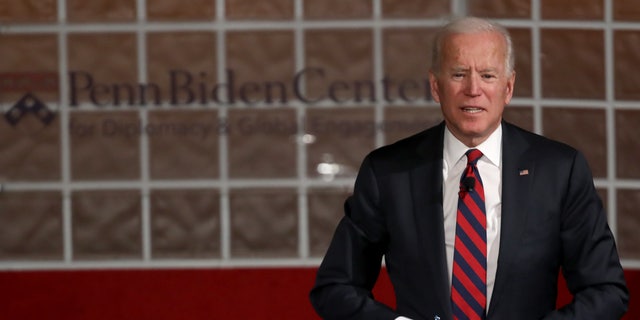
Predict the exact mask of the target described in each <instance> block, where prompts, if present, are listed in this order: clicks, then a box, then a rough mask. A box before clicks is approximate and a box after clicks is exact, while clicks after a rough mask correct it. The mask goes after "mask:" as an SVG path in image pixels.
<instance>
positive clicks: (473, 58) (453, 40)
mask: <svg viewBox="0 0 640 320" xmlns="http://www.w3.org/2000/svg"><path fill="white" fill-rule="evenodd" d="M441 54H442V57H443V63H445V64H452V63H453V64H465V65H466V64H474V65H475V64H483V65H487V66H494V65H495V67H500V66H502V65H503V64H504V62H505V61H506V60H505V59H506V55H507V47H506V41H505V39H504V37H503V36H502V34H500V33H498V32H495V31H484V32H473V33H453V34H449V35H447V36H445V37H444V38H443V41H442V51H441Z"/></svg>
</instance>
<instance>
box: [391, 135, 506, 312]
mask: <svg viewBox="0 0 640 320" xmlns="http://www.w3.org/2000/svg"><path fill="white" fill-rule="evenodd" d="M469 149H472V148H469V147H467V146H466V145H464V144H463V143H462V142H460V140H458V139H457V138H456V137H455V136H454V135H453V134H452V133H451V131H449V129H448V128H446V127H445V132H444V150H443V159H442V178H443V179H442V181H443V186H442V190H443V203H442V206H443V212H444V242H445V246H446V252H447V267H448V271H449V284H451V277H452V273H453V252H454V244H455V239H456V218H457V211H458V191H460V177H462V173H463V171H464V169H465V168H466V166H467V157H466V156H465V153H466V152H467V150H469ZM475 149H478V150H480V151H481V152H482V154H483V156H482V157H481V158H480V159H479V160H478V163H477V167H478V171H479V172H480V178H481V179H482V185H483V187H484V198H485V200H484V202H485V209H486V213H487V310H489V302H490V301H491V295H492V293H493V285H494V283H495V279H496V269H497V267H498V252H499V250H500V221H501V217H502V126H498V129H496V130H495V131H494V132H493V133H492V134H491V135H490V136H489V138H487V140H485V141H484V142H483V143H481V144H480V145H478V146H476V147H475ZM396 320H410V319H409V318H406V317H398V318H396Z"/></svg>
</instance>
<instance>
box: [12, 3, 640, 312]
mask: <svg viewBox="0 0 640 320" xmlns="http://www.w3.org/2000/svg"><path fill="white" fill-rule="evenodd" d="M459 14H472V15H479V16H488V17H491V18H495V19H497V20H498V21H500V22H501V23H503V24H504V25H506V26H507V27H508V28H509V29H510V31H511V32H512V36H513V40H514V45H515V48H516V53H517V61H516V72H517V81H516V90H515V98H514V99H513V101H512V104H511V106H509V107H508V108H507V110H506V115H505V117H506V119H507V120H509V121H512V122H514V123H516V124H518V125H520V126H522V127H525V128H527V129H530V130H532V131H535V132H538V133H541V134H544V135H546V136H549V137H551V138H555V139H558V140H561V141H564V142H567V143H569V144H572V145H573V146H575V147H577V148H578V149H580V150H581V151H583V152H584V153H585V154H586V156H587V159H588V161H589V163H590V166H591V167H592V169H593V172H594V175H595V184H596V186H597V188H598V191H599V192H600V195H601V197H602V199H603V201H604V203H605V206H606V208H607V211H608V214H609V221H610V225H611V228H612V230H613V231H614V234H615V235H616V239H617V241H618V248H619V251H620V254H621V256H622V258H623V265H624V266H625V268H626V269H627V271H628V272H629V273H630V274H635V272H637V271H634V270H636V269H638V268H640V235H639V233H638V232H637V230H638V227H639V226H640V216H639V215H638V214H637V212H636V208H638V206H640V167H639V166H637V165H636V163H637V161H636V159H637V158H638V157H639V156H640V154H638V150H640V134H639V133H638V130H637V128H638V126H639V125H640V103H639V102H640V94H639V93H638V92H637V88H638V84H639V83H640V80H639V79H640V78H638V77H637V76H636V73H637V72H635V71H638V70H637V69H638V68H639V67H638V66H639V65H640V63H639V62H640V58H639V56H638V55H637V53H636V52H637V51H638V43H640V42H639V41H638V39H640V10H638V7H637V6H636V5H635V4H634V1H632V0H626V1H624V0H587V1H585V0H582V1H577V0H575V1H573V0H572V1H562V2H558V1H544V0H509V1H497V0H495V1H494V0H491V1H474V0H469V1H464V0H450V1H449V0H422V1H420V0H412V1H393V0H352V1H338V0H331V1H329V0H269V1H266V0H264V1H248V0H227V1H223V0H206V1H203V0H193V1H189V2H188V4H187V2H179V1H170V0H153V1H152V0H148V1H146V0H117V1H113V0H110V1H107V0H100V1H98V0H96V1H90V2H87V1H81V0H58V1H53V0H47V1H33V0H31V1H26V0H5V1H3V2H2V4H0V111H2V113H3V114H4V115H5V117H4V119H0V149H1V150H2V152H1V153H0V184H2V192H1V193H0V270H4V272H1V275H2V277H4V279H13V280H11V281H12V282H11V283H12V284H13V285H14V286H15V287H12V288H18V287H20V286H21V282H19V281H17V280H16V279H23V280H24V281H30V280H26V279H34V278H31V276H33V277H36V278H35V279H37V277H39V275H47V276H52V277H53V278H47V279H50V280H49V281H50V282H49V283H58V282H57V281H60V280H61V279H63V278H64V279H67V280H70V279H76V278H75V276H79V277H84V276H85V275H86V274H87V273H85V272H86V271H87V270H91V272H90V273H89V274H90V275H93V276H95V279H96V280H98V279H99V278H100V277H101V276H104V274H103V273H102V272H101V271H97V270H111V271H109V272H115V273H116V274H117V273H118V272H119V271H122V272H125V273H126V270H149V271H154V272H160V273H159V274H164V273H162V272H161V271H162V270H166V269H170V270H174V269H180V270H183V272H199V271H198V270H200V269H207V270H214V271H215V270H217V271H218V272H221V273H222V274H225V273H224V272H226V271H228V269H230V270H243V269H238V268H245V267H248V268H265V267H266V268H267V270H272V269H271V268H272V267H275V268H284V269H282V270H280V271H281V272H282V273H280V274H290V272H289V268H300V269H299V270H300V272H304V271H303V270H306V268H309V267H311V268H313V267H315V266H317V264H318V263H319V261H320V258H321V256H322V253H323V252H324V250H325V248H326V246H327V243H328V241H329V239H330V237H331V234H332V232H333V228H334V226H335V224H336V221H337V219H338V218H339V216H340V215H341V211H340V208H341V204H342V201H343V200H344V198H345V196H346V195H347V194H348V193H349V190H350V188H351V185H352V183H353V178H354V174H355V171H356V170H357V168H358V165H359V162H360V161H361V159H362V157H363V156H364V155H365V154H366V153H367V152H368V151H369V150H371V149H372V148H374V147H377V146H381V145H384V144H386V143H390V142H393V141H395V140H397V139H399V138H400V137H403V136H406V135H409V134H411V133H413V132H417V131H419V130H421V129H422V128H424V127H426V126H429V125H432V124H435V123H437V122H439V121H440V120H441V118H440V115H439V110H438V108H437V106H436V105H435V104H434V103H433V102H432V101H431V99H430V96H429V91H428V87H427V83H426V74H427V73H426V68H427V66H428V62H429V59H430V52H429V47H430V39H431V35H432V33H433V30H434V28H435V27H436V26H438V25H440V24H441V22H442V19H443V18H444V17H447V16H450V15H459ZM13 270H19V272H18V273H17V274H20V275H22V276H24V277H26V278H23V277H21V276H16V273H15V272H13ZM52 270H59V272H60V273H57V272H53V273H51V271H52ZM276 271H277V269H276ZM40 272H42V273H40ZM103 272H104V271H103ZM68 274H71V275H72V276H71V278H65V277H67V276H68ZM150 274H158V273H150ZM232 274H233V275H234V276H233V277H232V278H231V279H238V281H241V280H240V279H241V278H242V276H239V275H240V273H232ZM56 275H64V276H62V277H63V278H56V277H55V276H56ZM236 276H237V278H236ZM2 277H0V279H3V278H2ZM186 277H189V276H186ZM631 277H632V279H637V276H631ZM160 278H162V277H160ZM275 278H276V276H274V278H273V279H275ZM83 279H86V278H83ZM119 279H121V280H122V282H121V283H127V281H128V280H127V281H125V280H123V279H125V278H119ZM126 279H131V278H126ZM7 281H9V280H7ZM70 281H71V282H72V283H76V281H75V280H70ZM132 281H133V280H132ZM185 281H186V280H185ZM273 281H276V280H273ZM636 283H637V282H636ZM634 285H635V286H637V284H634ZM176 286H178V287H179V286H180V285H178V284H177V283H176ZM134 287H135V286H134ZM230 287H231V285H230ZM237 288H240V289H238V290H242V288H243V286H242V284H240V283H238V285H237ZM305 288H306V287H305ZM201 291H206V290H204V288H201V290H199V291H197V292H201ZM285 291H287V290H285ZM216 294H218V293H216ZM305 294H306V292H305ZM83 298H84V296H82V295H80V296H74V299H83ZM9 301H11V300H9ZM305 301H306V300H305Z"/></svg>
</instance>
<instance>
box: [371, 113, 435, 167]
mask: <svg viewBox="0 0 640 320" xmlns="http://www.w3.org/2000/svg"><path fill="white" fill-rule="evenodd" d="M443 135H444V123H440V124H438V125H436V126H433V127H431V128H427V129H425V130H423V131H421V132H419V133H416V134H414V135H412V136H409V137H407V138H404V139H401V140H398V141H396V142H394V143H391V144H389V145H385V146H382V147H380V148H377V149H375V150H373V151H371V152H370V153H369V154H368V155H367V157H366V158H365V162H368V163H369V164H371V165H374V166H375V167H377V168H386V169H388V170H403V169H407V168H411V167H414V166H415V165H418V164H421V163H425V162H428V161H432V160H438V161H439V160H441V159H442V143H443Z"/></svg>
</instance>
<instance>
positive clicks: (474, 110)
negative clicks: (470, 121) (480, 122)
mask: <svg viewBox="0 0 640 320" xmlns="http://www.w3.org/2000/svg"><path fill="white" fill-rule="evenodd" d="M460 110H462V112H465V113H479V112H482V111H484V108H481V107H476V106H463V107H461V108H460Z"/></svg>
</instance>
